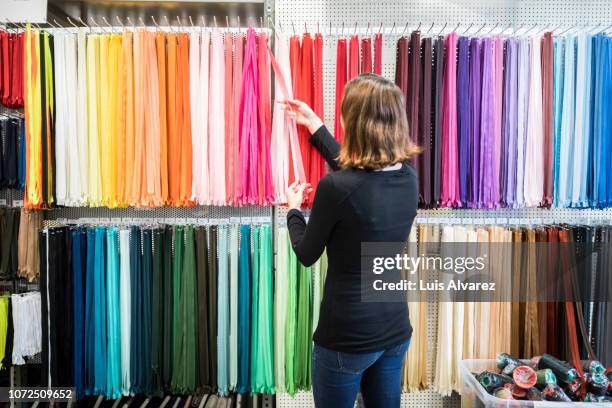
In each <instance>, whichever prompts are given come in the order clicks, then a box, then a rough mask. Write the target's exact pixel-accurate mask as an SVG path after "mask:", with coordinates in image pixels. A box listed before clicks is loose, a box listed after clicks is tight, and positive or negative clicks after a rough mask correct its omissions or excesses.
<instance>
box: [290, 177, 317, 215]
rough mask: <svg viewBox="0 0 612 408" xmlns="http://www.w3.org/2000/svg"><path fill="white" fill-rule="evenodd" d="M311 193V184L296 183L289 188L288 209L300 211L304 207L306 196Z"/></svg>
mask: <svg viewBox="0 0 612 408" xmlns="http://www.w3.org/2000/svg"><path fill="white" fill-rule="evenodd" d="M311 191H312V187H310V183H300V182H299V181H297V180H296V181H294V182H293V183H292V184H291V185H290V186H289V187H287V207H289V209H290V210H293V209H295V210H299V209H300V207H302V202H304V194H309V193H310V192H311Z"/></svg>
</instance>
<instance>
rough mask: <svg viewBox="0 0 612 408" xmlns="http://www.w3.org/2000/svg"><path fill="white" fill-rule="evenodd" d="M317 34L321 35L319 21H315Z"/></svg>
mask: <svg viewBox="0 0 612 408" xmlns="http://www.w3.org/2000/svg"><path fill="white" fill-rule="evenodd" d="M317 34H321V27H320V26H319V21H317Z"/></svg>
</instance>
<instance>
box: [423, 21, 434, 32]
mask: <svg viewBox="0 0 612 408" xmlns="http://www.w3.org/2000/svg"><path fill="white" fill-rule="evenodd" d="M433 26H434V23H431V26H430V27H429V30H427V32H426V33H425V34H429V32H430V31H431V29H432V28H433Z"/></svg>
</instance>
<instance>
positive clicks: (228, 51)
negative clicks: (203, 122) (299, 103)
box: [192, 33, 269, 204]
mask: <svg viewBox="0 0 612 408" xmlns="http://www.w3.org/2000/svg"><path fill="white" fill-rule="evenodd" d="M224 44H225V47H224V48H225V62H224V66H225V74H224V79H225V98H224V99H225V107H224V113H225V126H224V128H225V158H224V163H225V202H226V203H228V204H231V203H232V202H233V201H234V197H233V196H234V173H233V171H232V159H233V152H232V149H235V148H236V147H237V146H234V145H233V142H234V141H235V139H234V135H233V132H234V120H235V117H234V116H233V115H232V113H233V109H234V84H233V82H232V81H233V75H232V73H233V66H232V65H233V61H234V58H233V47H234V44H233V36H232V34H230V33H226V34H225V36H224ZM265 55H267V53H266V54H265ZM268 109H269V108H268ZM192 116H193V115H192Z"/></svg>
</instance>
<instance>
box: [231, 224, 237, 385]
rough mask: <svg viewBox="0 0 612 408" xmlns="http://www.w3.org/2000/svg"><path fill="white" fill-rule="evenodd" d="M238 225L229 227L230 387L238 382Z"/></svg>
mask: <svg viewBox="0 0 612 408" xmlns="http://www.w3.org/2000/svg"><path fill="white" fill-rule="evenodd" d="M238 234H239V231H238V225H231V226H230V227H229V275H230V276H229V287H230V290H229V299H230V305H229V309H230V317H229V321H230V328H229V389H230V390H231V391H233V390H235V389H236V386H237V384H238V304H239V302H238V259H239V254H238V251H239V249H238Z"/></svg>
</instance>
